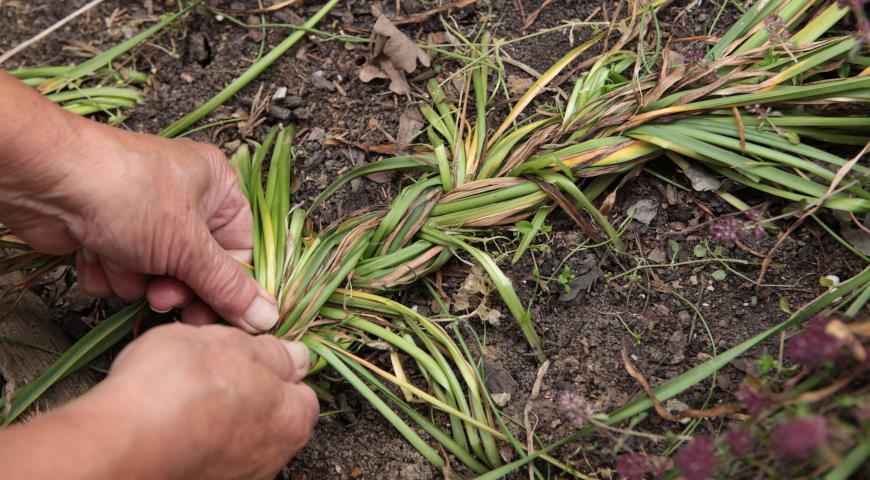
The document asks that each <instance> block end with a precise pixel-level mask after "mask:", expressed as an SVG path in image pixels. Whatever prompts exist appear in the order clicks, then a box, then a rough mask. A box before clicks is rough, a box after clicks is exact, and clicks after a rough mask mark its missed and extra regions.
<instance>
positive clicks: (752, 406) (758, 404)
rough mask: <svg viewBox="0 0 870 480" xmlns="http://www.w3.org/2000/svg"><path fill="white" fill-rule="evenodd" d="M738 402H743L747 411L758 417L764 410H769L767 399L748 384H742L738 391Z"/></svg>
mask: <svg viewBox="0 0 870 480" xmlns="http://www.w3.org/2000/svg"><path fill="white" fill-rule="evenodd" d="M737 400H740V401H741V402H743V405H745V406H746V410H747V411H748V412H749V413H751V414H752V415H758V414H759V413H760V412H761V411H762V410H764V409H765V408H767V403H768V402H767V397H765V396H764V395H762V394H761V393H759V392H757V391H755V389H754V388H752V387H750V386H749V384H748V383H741V384H740V388H738V389H737Z"/></svg>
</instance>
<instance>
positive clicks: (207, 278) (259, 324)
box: [175, 224, 278, 333]
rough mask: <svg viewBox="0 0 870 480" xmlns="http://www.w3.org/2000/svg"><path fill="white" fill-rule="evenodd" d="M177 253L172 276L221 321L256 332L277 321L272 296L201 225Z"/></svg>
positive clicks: (264, 329) (269, 327)
mask: <svg viewBox="0 0 870 480" xmlns="http://www.w3.org/2000/svg"><path fill="white" fill-rule="evenodd" d="M194 237H195V238H193V239H191V241H190V242H189V243H188V245H189V251H188V252H186V254H184V255H180V258H179V260H178V262H179V263H178V265H177V270H176V272H175V277H176V278H178V279H179V280H181V281H182V282H184V283H186V284H187V285H188V286H189V287H190V288H191V289H192V290H193V291H194V292H195V293H196V294H197V296H199V298H200V299H202V300H203V301H204V302H205V303H207V304H208V305H209V306H210V307H212V308H213V309H214V311H215V312H217V314H218V315H220V316H221V317H223V318H224V320H226V321H228V322H230V323H232V324H234V325H236V326H238V327H241V328H243V329H244V330H246V331H248V332H251V333H257V332H264V331H266V330H269V329H271V328H272V327H274V326H275V324H276V323H278V307H277V306H276V304H275V299H274V298H272V296H271V295H269V293H268V292H266V290H264V289H263V287H261V286H260V284H259V283H257V281H256V280H254V278H253V277H251V275H249V274H248V272H247V271H245V269H244V268H242V266H241V264H239V262H238V261H237V260H236V259H235V258H233V256H232V255H231V254H230V253H229V252H228V251H226V250H224V249H223V248H222V247H221V246H220V245H219V244H218V242H217V240H215V238H214V237H213V236H212V235H211V232H209V230H208V229H207V228H206V226H205V225H204V224H203V225H202V227H201V228H197V230H196V233H195V234H194Z"/></svg>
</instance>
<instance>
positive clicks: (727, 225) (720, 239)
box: [710, 217, 746, 245]
mask: <svg viewBox="0 0 870 480" xmlns="http://www.w3.org/2000/svg"><path fill="white" fill-rule="evenodd" d="M744 235H746V226H745V225H744V224H743V222H742V221H740V220H739V219H738V218H735V217H725V218H723V219H721V220H719V221H718V222H716V223H714V224H713V225H712V226H711V227H710V237H711V238H712V239H713V241H714V242H716V243H721V244H723V245H731V244H733V243H734V242H736V241H737V240H739V239H741V238H742V237H743V236H744Z"/></svg>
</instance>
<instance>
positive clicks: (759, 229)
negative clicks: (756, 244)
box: [752, 222, 767, 240]
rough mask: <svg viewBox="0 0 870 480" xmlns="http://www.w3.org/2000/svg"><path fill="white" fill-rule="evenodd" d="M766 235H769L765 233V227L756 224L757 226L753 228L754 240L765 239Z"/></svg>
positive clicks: (759, 223)
mask: <svg viewBox="0 0 870 480" xmlns="http://www.w3.org/2000/svg"><path fill="white" fill-rule="evenodd" d="M765 235H767V232H765V231H764V225H762V224H761V222H758V223H756V224H755V226H754V227H752V238H755V239H756V240H760V239H762V238H764V236H765Z"/></svg>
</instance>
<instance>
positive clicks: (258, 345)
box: [100, 324, 318, 479]
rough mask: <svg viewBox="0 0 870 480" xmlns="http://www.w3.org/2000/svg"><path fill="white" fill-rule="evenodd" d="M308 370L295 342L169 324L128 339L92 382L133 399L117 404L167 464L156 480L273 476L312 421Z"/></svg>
mask: <svg viewBox="0 0 870 480" xmlns="http://www.w3.org/2000/svg"><path fill="white" fill-rule="evenodd" d="M308 367H309V358H308V350H307V349H306V348H305V346H304V345H302V344H300V343H296V342H294V343H290V342H285V341H281V340H278V339H276V338H275V337H272V336H265V335H264V336H258V337H251V336H248V335H246V334H244V333H242V332H240V331H238V330H235V329H232V328H229V327H222V326H217V325H211V326H205V327H200V328H195V327H191V326H187V325H179V324H176V325H167V326H162V327H158V328H155V329H153V330H151V331H149V332H148V333H146V334H145V335H143V336H142V337H141V338H140V339H138V340H137V341H135V342H133V343H132V344H130V345H129V346H128V347H127V348H126V349H125V350H124V351H122V352H121V354H120V355H119V356H118V358H117V359H116V360H115V362H114V364H113V365H112V369H111V372H110V374H109V377H108V379H107V381H106V382H105V385H104V386H101V387H100V388H106V389H119V390H121V391H123V393H122V395H123V396H128V397H129V398H131V399H136V398H138V399H139V400H138V401H136V400H131V401H132V402H137V403H133V404H127V403H126V402H124V404H119V405H118V407H117V408H124V409H126V410H128V411H130V413H131V414H133V412H136V411H138V412H140V413H139V414H140V415H142V416H143V418H141V419H140V420H139V421H141V422H142V425H143V428H145V429H147V433H145V434H144V435H146V436H147V439H148V442H147V444H148V445H152V446H154V447H157V448H159V449H160V452H159V456H158V458H160V459H165V460H163V461H165V463H166V464H167V465H175V467H174V471H171V472H168V473H169V474H170V476H169V477H162V476H160V475H158V476H157V477H156V478H204V479H206V478H207V479H222V478H228V479H229V478H250V479H256V478H274V475H275V473H276V472H277V471H278V470H279V469H280V468H281V467H282V466H283V465H284V464H285V463H286V462H287V460H288V459H289V458H290V457H291V456H292V455H294V454H295V453H296V452H297V451H298V450H299V449H300V448H302V446H303V445H304V444H305V442H306V441H307V440H308V437H309V436H310V434H311V429H312V428H313V426H314V423H315V421H316V420H317V415H318V406H317V397H316V396H315V395H314V392H313V391H312V390H311V389H310V388H309V387H308V386H307V385H305V384H304V383H301V380H302V378H303V377H304V376H305V374H306V372H307V371H308ZM143 403H144V404H143ZM136 406H138V407H139V408H136ZM143 448H148V447H144V446H143Z"/></svg>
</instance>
